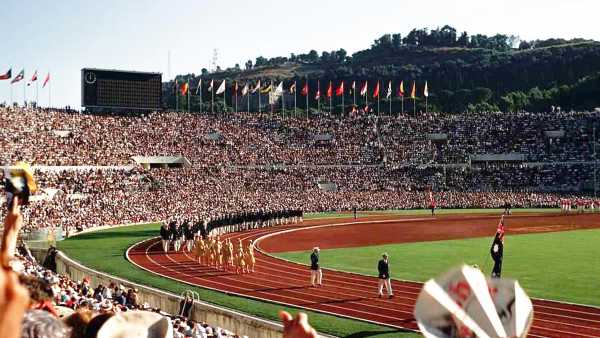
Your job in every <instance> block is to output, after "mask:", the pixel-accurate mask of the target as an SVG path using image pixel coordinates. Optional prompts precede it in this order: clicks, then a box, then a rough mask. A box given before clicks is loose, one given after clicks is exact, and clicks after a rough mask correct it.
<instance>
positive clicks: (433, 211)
mask: <svg viewBox="0 0 600 338" xmlns="http://www.w3.org/2000/svg"><path fill="white" fill-rule="evenodd" d="M429 208H430V209H431V216H434V215H435V198H433V191H431V190H429Z"/></svg>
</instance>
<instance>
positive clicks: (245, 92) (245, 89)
mask: <svg viewBox="0 0 600 338" xmlns="http://www.w3.org/2000/svg"><path fill="white" fill-rule="evenodd" d="M246 95H248V84H247V83H246V85H245V86H244V88H242V96H246Z"/></svg>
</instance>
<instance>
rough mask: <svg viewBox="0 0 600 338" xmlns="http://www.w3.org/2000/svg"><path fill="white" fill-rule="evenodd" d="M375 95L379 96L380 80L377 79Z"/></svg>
mask: <svg viewBox="0 0 600 338" xmlns="http://www.w3.org/2000/svg"><path fill="white" fill-rule="evenodd" d="M373 97H379V81H377V86H375V90H374V91H373Z"/></svg>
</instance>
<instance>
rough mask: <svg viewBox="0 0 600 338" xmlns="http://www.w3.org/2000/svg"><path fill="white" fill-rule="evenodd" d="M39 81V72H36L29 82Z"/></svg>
mask: <svg viewBox="0 0 600 338" xmlns="http://www.w3.org/2000/svg"><path fill="white" fill-rule="evenodd" d="M34 81H37V70H36V71H35V72H33V76H32V77H31V80H29V82H34Z"/></svg>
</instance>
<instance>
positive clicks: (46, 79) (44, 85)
mask: <svg viewBox="0 0 600 338" xmlns="http://www.w3.org/2000/svg"><path fill="white" fill-rule="evenodd" d="M48 82H50V73H48V75H46V78H45V79H44V84H43V85H42V88H44V87H46V85H47V84H48Z"/></svg>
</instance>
